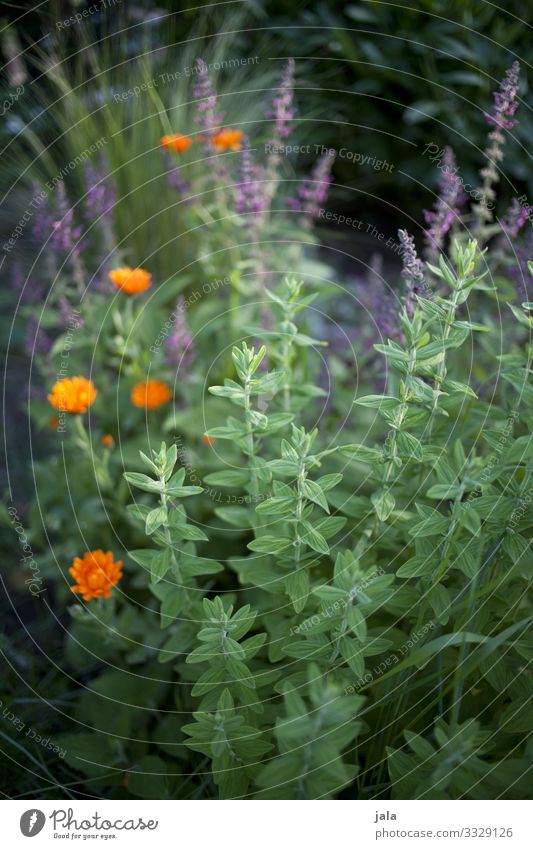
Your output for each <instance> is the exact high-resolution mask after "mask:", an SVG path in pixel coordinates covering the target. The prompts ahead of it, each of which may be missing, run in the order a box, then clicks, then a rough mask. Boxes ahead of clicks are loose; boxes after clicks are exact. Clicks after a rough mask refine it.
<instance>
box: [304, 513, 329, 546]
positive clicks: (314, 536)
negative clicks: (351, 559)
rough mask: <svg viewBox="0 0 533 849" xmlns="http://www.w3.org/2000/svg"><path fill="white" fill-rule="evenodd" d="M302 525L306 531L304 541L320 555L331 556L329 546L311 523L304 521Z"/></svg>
mask: <svg viewBox="0 0 533 849" xmlns="http://www.w3.org/2000/svg"><path fill="white" fill-rule="evenodd" d="M302 525H303V527H304V529H305V533H304V534H302V540H303V541H304V542H305V543H306V544H307V545H308V546H309V547H310V548H312V549H313V550H314V551H318V552H319V553H320V554H329V545H328V544H327V542H326V540H325V539H324V537H323V536H322V534H321V533H319V532H318V531H317V530H315V528H313V526H312V525H311V524H310V522H306V521H304V522H302Z"/></svg>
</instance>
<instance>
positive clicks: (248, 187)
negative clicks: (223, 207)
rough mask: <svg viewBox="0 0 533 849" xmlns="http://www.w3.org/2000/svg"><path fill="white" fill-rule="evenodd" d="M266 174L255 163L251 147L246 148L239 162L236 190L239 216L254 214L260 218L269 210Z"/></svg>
mask: <svg viewBox="0 0 533 849" xmlns="http://www.w3.org/2000/svg"><path fill="white" fill-rule="evenodd" d="M268 203H269V198H268V196H267V194H266V192H265V174H264V172H263V169H262V168H261V166H260V165H257V164H255V163H254V162H253V159H252V154H251V151H250V148H249V147H244V148H243V150H242V152H241V156H240V160H239V183H238V184H237V186H236V189H235V209H236V211H237V212H238V213H239V215H244V214H246V213H252V214H254V215H257V216H258V218H260V217H261V216H262V215H263V213H264V212H265V211H266V209H267V208H268Z"/></svg>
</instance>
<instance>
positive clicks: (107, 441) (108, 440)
mask: <svg viewBox="0 0 533 849" xmlns="http://www.w3.org/2000/svg"><path fill="white" fill-rule="evenodd" d="M101 442H102V445H103V446H104V448H112V447H113V445H114V444H115V440H114V439H113V437H112V436H111V434H110V433H104V435H103V436H102V439H101Z"/></svg>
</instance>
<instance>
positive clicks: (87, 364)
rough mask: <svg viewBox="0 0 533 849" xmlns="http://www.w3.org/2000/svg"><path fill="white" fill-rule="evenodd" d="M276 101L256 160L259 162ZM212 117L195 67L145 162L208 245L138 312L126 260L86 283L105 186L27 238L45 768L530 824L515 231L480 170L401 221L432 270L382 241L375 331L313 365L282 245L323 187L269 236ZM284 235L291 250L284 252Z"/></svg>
mask: <svg viewBox="0 0 533 849" xmlns="http://www.w3.org/2000/svg"><path fill="white" fill-rule="evenodd" d="M517 73H518V70H517V68H514V70H511V71H510V72H509V75H508V76H507V78H506V83H505V86H506V87H504V88H503V90H502V91H503V94H501V93H500V98H499V100H497V103H496V110H495V113H494V116H493V125H492V126H493V127H494V126H495V128H496V130H493V132H495V131H498V132H500V133H503V132H504V130H505V129H506V128H507V127H508V123H507V124H506V123H505V122H509V121H510V120H511V117H512V115H513V114H514V109H513V102H514V98H515V96H516V86H517V84H518V83H517ZM293 75H294V66H293V63H292V62H289V63H288V65H287V66H286V68H285V71H284V75H283V77H282V80H281V82H280V83H279V87H278V96H277V98H276V99H275V101H274V104H273V110H274V117H273V118H272V117H271V118H270V121H271V123H270V124H269V125H268V128H265V129H264V134H265V136H267V135H268V137H271V138H278V140H279V139H282V138H285V137H286V135H287V130H288V125H289V123H290V120H291V118H292V114H293V113H292V111H291V110H292V99H291V98H292V93H291V92H292V88H291V87H292V81H293ZM513 86H514V88H513ZM216 97H217V96H216V92H214V90H213V89H212V83H211V81H210V78H209V74H208V73H207V67H206V66H205V63H202V62H199V63H198V66H197V79H196V92H195V98H196V100H197V101H198V104H199V107H198V110H197V111H198V114H197V118H198V120H199V127H198V134H197V133H196V130H195V131H194V132H193V131H192V130H191V132H190V133H189V134H188V135H187V136H184V135H181V134H179V133H173V132H169V133H166V134H165V135H164V136H163V138H162V147H163V155H164V157H165V158H164V160H163V162H164V165H165V169H164V171H163V172H162V174H160V177H161V179H163V178H164V179H168V178H170V180H171V182H172V185H173V187H174V189H175V190H176V191H177V192H178V196H179V204H181V205H183V208H184V209H185V210H186V211H185V213H184V216H185V217H186V220H187V221H188V222H190V223H191V226H196V227H197V228H199V229H200V230H201V229H202V226H203V224H206V223H209V224H210V225H211V226H210V227H209V228H208V229H207V231H206V235H205V237H204V236H201V235H200V236H198V235H196V236H195V237H194V238H195V240H196V241H195V245H196V246H197V247H199V255H200V260H199V261H198V264H197V265H193V266H191V268H190V269H189V271H187V270H184V271H183V273H180V274H176V275H174V274H173V275H171V276H170V277H169V279H168V280H166V281H162V282H160V284H159V285H154V284H155V282H156V281H155V280H153V279H152V275H151V273H150V272H149V271H148V270H146V269H144V268H143V269H140V268H138V267H137V266H136V261H137V260H136V257H137V258H138V255H136V253H135V249H134V246H133V245H130V246H128V248H127V249H126V248H124V247H117V246H111V245H110V246H109V250H106V249H105V246H104V251H103V253H101V255H100V256H99V257H97V256H96V253H97V248H100V249H101V248H102V244H103V243H102V240H101V239H99V238H98V237H97V233H98V232H99V233H100V234H101V233H102V232H103V230H102V229H100V230H99V231H98V230H97V229H96V228H97V226H100V225H103V226H104V230H105V232H106V233H107V235H108V236H109V234H110V232H111V229H110V228H111V224H112V220H113V216H112V206H113V202H112V201H110V198H109V195H106V193H105V191H104V188H105V187H107V190H108V191H111V188H110V187H111V186H112V180H111V179H110V178H109V175H108V174H104V173H103V172H102V174H101V175H100V176H99V177H97V178H95V177H94V173H93V174H92V177H91V174H90V173H89V178H90V184H89V189H88V193H87V196H88V198H89V200H92V201H94V203H96V202H98V203H99V204H100V206H99V212H98V214H97V215H96V217H93V219H92V221H93V224H94V228H92V227H91V226H89V228H88V235H87V233H85V234H84V235H82V230H81V227H82V225H81V224H77V220H76V213H74V212H73V210H72V208H70V207H69V204H68V203H67V202H66V194H65V187H64V186H63V184H61V185H60V186H59V189H58V192H57V193H56V195H55V196H54V203H55V204H56V207H55V208H54V209H51V210H50V209H49V210H48V219H47V220H46V221H45V223H44V225H43V226H47V227H48V231H47V235H46V242H45V243H46V246H47V247H46V251H45V252H44V254H43V275H45V274H46V273H48V274H49V275H50V278H49V279H50V280H52V279H53V280H57V279H59V280H60V284H59V285H54V287H53V291H52V294H51V295H50V298H49V301H48V303H47V305H46V308H45V309H44V311H43V314H42V318H43V321H42V324H41V326H40V327H39V328H33V335H32V337H31V340H30V343H31V344H30V347H31V348H32V350H33V351H35V350H37V348H38V346H39V345H40V346H41V347H40V348H39V351H40V357H39V363H40V369H41V377H42V383H43V385H44V386H45V387H46V392H47V393H48V401H46V400H44V398H36V399H33V400H32V403H31V409H32V414H33V416H34V422H35V426H36V427H40V428H41V430H42V432H46V428H47V426H48V420H49V417H50V414H51V407H50V403H51V404H52V406H53V407H54V411H52V412H55V413H57V419H54V420H53V421H52V422H51V427H52V430H53V431H55V432H54V433H53V434H51V437H50V438H52V437H53V438H54V439H55V438H57V440H58V442H59V440H61V447H60V448H57V449H55V450H51V451H50V456H48V457H46V458H44V459H41V460H39V461H38V462H37V463H36V464H35V477H36V482H37V493H38V498H37V500H36V502H35V503H34V505H33V507H32V508H31V510H30V513H29V519H30V522H31V525H32V532H31V539H32V544H33V545H35V546H36V547H38V548H41V550H42V552H43V553H42V554H41V555H40V563H41V566H42V570H43V579H44V581H45V583H46V587H47V589H48V591H49V596H48V598H49V600H50V601H51V602H53V606H54V609H55V611H56V615H57V616H59V617H60V618H61V620H62V622H63V623H64V626H65V630H66V635H65V640H64V657H63V662H64V664H65V668H67V669H68V670H70V671H71V674H73V675H75V676H76V680H77V681H78V682H79V683H80V686H79V689H77V690H76V692H75V696H74V698H73V699H72V701H71V702H70V703H69V711H71V717H72V726H71V728H70V729H69V730H68V732H64V733H58V734H56V735H55V736H56V738H57V742H58V745H61V746H63V747H64V749H65V751H66V755H65V760H66V763H67V764H68V766H69V767H70V768H71V769H72V770H74V771H75V775H77V776H79V775H80V774H82V775H83V776H84V777H85V779H86V780H87V782H89V781H90V782H94V783H93V784H92V785H91V786H92V787H97V788H99V790H98V792H102V793H104V792H105V793H106V795H109V794H115V795H117V796H118V795H128V796H133V797H143V798H188V797H193V798H194V797H202V798H205V797H209V798H214V797H216V796H220V797H222V798H257V799H266V798H291V799H292V798H298V799H319V798H320V799H322V798H335V797H338V796H339V795H345V796H348V797H353V796H357V797H358V798H374V797H390V798H438V799H441V798H496V797H500V796H507V797H511V798H516V797H526V796H527V780H526V779H527V771H528V768H530V767H531V755H532V751H531V744H530V743H529V742H527V740H526V739H525V736H524V733H525V732H526V730H527V729H528V728H529V727H530V724H531V707H530V699H531V692H532V688H531V679H530V677H529V676H528V674H527V673H526V672H525V670H526V668H527V666H528V664H529V662H530V661H531V657H532V647H531V639H530V634H531V630H530V629H531V609H530V600H531V595H530V574H531V572H530V570H531V551H530V535H531V528H532V527H533V519H532V509H531V508H532V503H533V502H532V499H533V482H532V471H533V453H532V442H531V437H530V430H531V425H532V420H533V417H532V409H533V390H532V388H531V381H530V377H531V356H532V346H531V338H530V337H531V330H532V328H533V312H532V311H533V304H532V303H531V302H530V301H529V300H528V297H527V295H525V296H524V295H522V287H524V286H525V287H526V288H527V285H528V275H529V274H530V273H531V268H532V266H531V264H530V265H529V268H528V265H527V259H528V258H529V257H528V256H527V255H526V254H525V253H524V251H526V250H527V248H526V246H525V245H524V243H523V242H521V241H520V238H521V237H520V235H519V231H520V230H521V228H522V227H523V226H524V224H525V216H524V214H523V213H524V210H523V208H516V207H515V208H514V211H513V210H511V211H510V213H509V215H508V217H507V218H506V219H505V222H506V223H505V226H502V225H500V223H498V222H497V221H495V219H494V216H493V215H492V214H488V215H487V207H486V205H485V206H483V202H482V201H483V198H484V199H485V201H486V200H487V198H488V197H489V196H490V197H492V193H493V189H494V186H495V183H496V179H495V177H494V175H493V174H488V175H487V174H486V173H485V174H484V177H483V180H484V181H483V182H482V194H481V201H479V199H478V206H477V207H474V208H473V209H472V212H471V213H470V214H469V217H465V219H464V220H463V219H461V217H460V214H459V187H458V186H457V185H456V184H455V183H454V174H453V173H452V172H451V171H449V172H448V175H447V177H448V180H447V183H446V185H445V186H444V190H446V191H448V195H447V198H448V201H447V204H448V210H449V208H450V206H453V203H457V208H455V207H453V215H452V216H451V217H450V216H448V215H445V214H443V212H445V211H446V210H445V209H444V207H443V205H442V203H441V204H440V206H439V205H438V204H437V205H436V207H435V210H434V211H433V213H432V214H430V216H429V217H428V223H430V224H431V227H429V228H428V232H427V234H426V255H427V256H428V259H429V261H428V262H422V260H421V259H419V257H418V254H417V252H416V248H415V245H414V240H413V239H412V238H411V237H410V235H409V234H408V233H407V232H405V231H401V232H400V235H399V240H400V244H401V245H402V247H403V261H404V262H403V275H402V278H401V280H400V275H397V276H398V280H397V281H395V282H396V283H397V284H398V285H397V286H395V289H394V291H395V319H394V322H393V323H392V324H391V326H390V332H389V333H388V334H387V336H386V337H385V336H382V337H380V341H378V340H377V337H376V339H375V340H374V345H373V347H372V348H371V350H370V351H368V350H363V348H362V346H361V345H360V343H359V341H358V340H353V341H354V345H355V351H356V353H357V354H358V356H360V357H361V358H362V359H361V360H359V359H358V357H356V356H353V353H352V356H347V354H346V351H342V352H340V353H339V351H338V350H336V349H335V346H334V345H329V344H328V343H329V342H331V341H332V339H331V337H330V335H329V334H330V331H331V327H328V321H327V315H328V311H329V310H330V308H331V305H332V303H333V302H334V300H335V297H336V296H335V294H333V293H334V292H335V289H334V287H332V286H326V285H325V284H324V283H323V282H321V280H322V279H323V276H322V275H321V273H320V271H321V270H322V266H320V265H318V264H316V265H313V264H312V263H311V262H310V261H309V260H308V258H307V252H306V251H304V250H303V246H302V243H304V244H305V245H309V244H311V243H312V239H313V237H312V235H311V225H312V222H313V219H314V218H315V217H316V208H317V204H322V203H324V202H325V197H326V195H327V189H328V186H329V182H330V170H331V166H332V164H333V163H332V161H330V160H327V159H325V160H322V161H320V162H319V163H318V164H317V166H316V168H315V171H314V172H313V174H312V175H311V176H310V177H309V176H307V177H306V178H304V179H302V180H299V181H295V182H296V185H295V186H292V193H291V197H290V198H287V197H285V198H284V200H285V202H286V206H287V211H286V215H285V217H280V216H276V215H275V214H274V211H275V207H274V205H273V199H274V198H275V197H276V198H278V199H279V198H280V196H281V190H282V188H283V184H282V181H281V179H280V168H281V166H280V163H276V169H277V170H275V172H273V171H272V163H271V162H270V163H269V162H268V161H265V162H263V161H261V160H256V159H252V151H251V150H250V145H249V144H248V140H247V139H246V138H245V136H244V133H243V132H242V131H240V130H236V129H232V128H228V127H223V126H222V124H223V122H222V119H221V118H220V116H219V115H218V114H217V112H216V109H217V108H218V107H217V105H216V104H217V99H216ZM505 98H507V99H505ZM165 120H168V118H165ZM169 129H170V130H172V129H173V127H170V128H169ZM198 135H200V139H199V138H198V137H197V136H198ZM492 142H493V143H494V144H499V146H500V148H501V147H502V143H501V142H499V141H498V139H497V138H496V140H494V138H493V139H492ZM197 151H199V152H197ZM155 154H156V155H157V156H160V155H161V151H159V150H156V151H155ZM195 157H198V160H199V161H200V164H199V161H198V160H197V159H196V158H195ZM448 161H449V162H450V160H449V159H448ZM206 162H207V163H208V165H207V166H206V164H205V163H206ZM237 166H238V167H237ZM99 167H101V168H102V169H103V168H104V163H103V161H102V162H101V163H100V165H99ZM158 167H159V166H158ZM232 169H233V170H232ZM89 170H90V169H89ZM496 178H497V175H496ZM450 181H451V184H450ZM445 182H446V181H445ZM189 184H191V185H192V189H191V188H187V187H188V186H189ZM98 189H100V191H99V192H97V190H98ZM95 192H97V193H96V194H95ZM450 192H451V193H450ZM452 201H453V203H452ZM479 204H481V207H480V205H479ZM480 209H481V212H480ZM289 210H292V216H291V214H289ZM82 211H83V214H84V215H86V217H88V216H89V212H88V210H87V209H86V208H85V209H84V210H83V208H82ZM122 214H124V209H123V210H122ZM58 215H60V218H58V217H57V216H58ZM217 216H220V226H219V227H217V226H215V227H214V229H212V225H213V222H215V221H216V220H217ZM509 216H510V217H509ZM513 216H514V217H513ZM58 221H59V222H60V223H59V226H58V223H57V222H58ZM289 221H290V223H287V222H289ZM465 222H466V223H465ZM87 223H88V222H87V220H86V221H85V222H84V225H85V226H87ZM78 226H79V227H80V230H79V231H78V230H77V229H76V228H77V227H78ZM213 232H215V233H216V234H217V235H216V237H212V236H211V234H212V233H213ZM295 232H297V233H298V234H299V238H298V239H296V240H295V241H296V242H298V243H299V249H298V251H296V252H295V251H294V250H293V248H292V247H291V246H290V244H282V243H283V242H284V240H283V239H282V238H281V236H280V234H282V233H285V235H287V234H289V236H288V237H287V238H286V240H285V241H286V242H287V243H290V241H291V239H290V235H291V234H293V233H295ZM237 233H239V234H240V236H239V237H237V235H236V234H237ZM60 237H61V239H60ZM300 237H301V238H300ZM91 239H93V241H92V242H91ZM217 240H218V241H217ZM269 240H270V242H271V244H274V246H276V244H277V241H278V240H279V242H280V247H279V249H278V248H276V250H275V251H272V253H274V254H275V256H274V257H272V256H271V249H266V248H265V247H264V246H265V244H267V243H268V242H269ZM515 244H516V245H517V246H518V251H514V252H513V251H511V248H512V247H514V246H515ZM90 245H92V248H90ZM435 245H437V249H435ZM202 249H205V253H204V254H202ZM126 250H127V251H129V253H128V255H127V256H126ZM520 250H522V253H519V251H520ZM58 258H60V259H59V260H58ZM45 260H46V262H45ZM126 260H127V261H129V262H131V264H132V266H134V267H133V268H130V267H129V266H125V265H124V263H125V262H126ZM141 260H142V261H143V264H146V266H147V268H149V267H150V264H149V262H146V263H145V260H144V259H143V258H142V257H141V258H138V261H139V262H140V261H141ZM91 261H92V262H93V263H94V265H93V266H92V268H90V269H89V263H90V262H91ZM54 262H55V263H56V265H54ZM119 262H120V263H121V264H122V265H121V267H120V268H118V267H117V266H118V264H119ZM46 263H48V265H47V264H46ZM57 263H59V264H57ZM287 268H290V269H291V272H290V273H285V271H284V270H283V269H285V270H286V269H287ZM109 271H111V275H109ZM313 272H314V273H313ZM517 275H519V285H518V287H517V286H516V277H517ZM87 276H91V277H92V281H93V285H92V286H90V287H89V289H88V290H86V289H85V286H84V279H85V278H86V277H87ZM202 281H204V283H205V284H206V286H207V288H206V289H203V283H202ZM221 281H222V282H221ZM524 281H526V282H525V283H524ZM113 286H114V287H115V288H114V289H113ZM199 286H200V292H201V296H200V297H198V298H195V297H193V295H194V292H197V293H198V291H199V289H198V287H199ZM517 289H518V291H517ZM38 301H39V297H33V300H32V301H31V304H30V306H28V304H27V305H26V309H27V315H28V318H29V319H30V320H31V318H32V316H33V315H34V314H35V304H36V303H37V302H38ZM169 315H170V319H169ZM324 316H326V318H324ZM378 318H379V316H378ZM43 325H44V326H43ZM31 327H32V325H30V328H31ZM43 333H44V338H43V335H42V334H43ZM322 337H325V338H322ZM352 352H353V349H352ZM359 362H362V363H363V364H364V367H363V369H362V370H361V372H357V368H358V363H359ZM367 363H372V368H370V367H369V368H368V371H367V370H366V364H367ZM324 364H325V365H324ZM63 371H64V373H63ZM325 375H326V377H325ZM376 375H377V377H376ZM328 376H332V377H331V383H330V384H329V385H328V381H327V377H328ZM77 378H79V379H80V380H79V381H78V382H73V381H74V379H77ZM171 401H172V402H173V406H170V404H171ZM340 409H342V416H341V415H339V410H340ZM75 523H76V524H77V532H76V525H75ZM47 540H51V541H52V542H53V546H52V547H51V549H50V550H49V553H48V555H46V554H45V553H44V552H45V543H46V541H47ZM107 549H109V551H110V552H112V554H113V556H114V557H116V558H120V560H118V561H117V562H114V561H113V560H112V558H111V560H110V559H109V558H108V560H107V561H105V557H106V554H105V551H104V550H107ZM84 551H85V552H86V554H87V556H86V558H85V559H84V560H83V561H82V560H80V562H77V563H75V567H72V568H75V572H76V581H77V584H76V585H75V586H74V592H75V593H78V594H81V591H80V590H79V589H77V586H83V587H84V588H85V589H84V594H83V598H80V597H79V595H78V596H77V597H76V598H74V597H73V596H72V594H71V590H70V588H72V584H71V579H70V577H69V567H70V566H71V563H72V561H73V559H74V558H75V557H78V559H79V558H80V557H81V555H82V553H83V552H84ZM106 562H107V564H108V565H105V564H106ZM110 563H111V564H112V565H109V564H110ZM121 569H122V571H121ZM70 574H72V573H70Z"/></svg>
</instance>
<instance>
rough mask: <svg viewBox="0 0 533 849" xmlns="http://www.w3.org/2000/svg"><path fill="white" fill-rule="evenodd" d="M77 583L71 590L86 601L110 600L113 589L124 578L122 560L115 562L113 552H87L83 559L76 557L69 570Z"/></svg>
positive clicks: (99, 550)
mask: <svg viewBox="0 0 533 849" xmlns="http://www.w3.org/2000/svg"><path fill="white" fill-rule="evenodd" d="M68 571H69V572H70V574H71V575H72V577H73V578H74V580H75V581H76V583H75V584H74V585H73V586H72V587H71V588H70V589H71V590H72V592H73V593H80V594H81V595H82V596H83V600H84V601H90V600H91V599H92V598H110V597H111V587H114V586H115V584H117V583H118V582H119V581H120V579H121V578H122V560H117V562H116V563H115V562H114V561H113V552H111V551H106V552H103V551H102V549H101V548H98V549H96V551H86V552H85V554H84V555H83V557H75V558H74V562H73V564H72V566H71V568H70V569H69V570H68Z"/></svg>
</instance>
